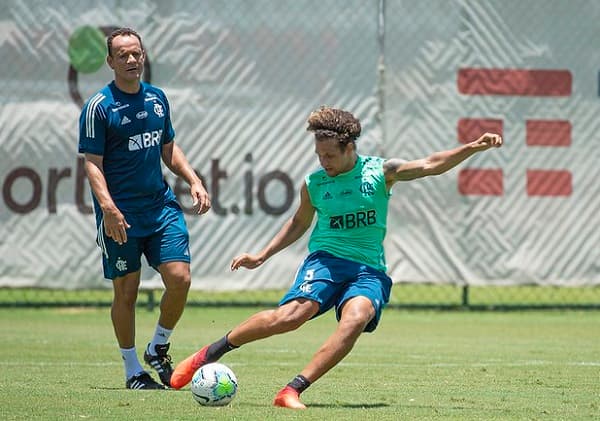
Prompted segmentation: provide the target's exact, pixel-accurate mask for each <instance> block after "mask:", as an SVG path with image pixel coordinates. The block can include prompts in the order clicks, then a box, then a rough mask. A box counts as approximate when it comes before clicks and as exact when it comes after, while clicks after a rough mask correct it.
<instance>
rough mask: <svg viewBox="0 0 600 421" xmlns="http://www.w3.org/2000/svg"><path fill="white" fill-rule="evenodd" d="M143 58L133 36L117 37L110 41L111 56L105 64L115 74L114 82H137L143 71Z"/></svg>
mask: <svg viewBox="0 0 600 421" xmlns="http://www.w3.org/2000/svg"><path fill="white" fill-rule="evenodd" d="M144 58H145V55H144V50H142V46H141V45H140V40H139V39H138V38H137V37H136V36H135V35H119V36H117V37H115V38H114V39H113V41H112V55H109V56H108V58H107V62H108V65H109V66H110V67H111V68H112V69H113V70H114V72H115V80H117V81H122V82H126V83H127V82H137V81H139V80H140V77H141V75H142V70H143V69H144Z"/></svg>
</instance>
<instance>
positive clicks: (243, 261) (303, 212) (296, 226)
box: [231, 183, 315, 270]
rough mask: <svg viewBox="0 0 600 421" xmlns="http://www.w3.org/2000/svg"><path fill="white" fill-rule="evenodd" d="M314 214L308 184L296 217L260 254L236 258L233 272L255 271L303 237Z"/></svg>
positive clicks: (293, 217)
mask: <svg viewBox="0 0 600 421" xmlns="http://www.w3.org/2000/svg"><path fill="white" fill-rule="evenodd" d="M314 214H315V208H314V207H313V205H312V203H311V202H310V198H309V196H308V190H307V188H306V183H304V184H303V185H302V189H301V190H300V205H299V206H298V209H296V213H294V216H292V217H291V218H290V219H288V220H287V221H286V223H285V224H284V225H283V226H282V227H281V229H280V230H279V232H278V233H277V234H275V237H273V239H272V240H271V241H270V242H269V244H268V245H267V246H266V247H265V248H264V249H263V250H262V251H260V252H259V253H258V254H255V255H252V254H248V253H243V254H241V255H239V256H237V257H234V259H233V261H232V262H231V270H237V269H239V268H240V267H245V268H248V269H254V268H257V267H258V266H260V265H262V264H263V263H264V262H265V261H266V260H267V259H268V258H269V257H271V256H273V255H274V254H275V253H277V252H278V251H281V250H283V249H284V248H286V247H287V246H289V245H290V244H292V243H294V242H295V241H296V240H298V239H299V238H300V237H302V235H304V233H305V232H306V230H307V229H308V228H310V224H311V223H312V220H313V217H314Z"/></svg>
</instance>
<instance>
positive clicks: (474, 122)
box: [457, 118, 504, 143]
mask: <svg viewBox="0 0 600 421" xmlns="http://www.w3.org/2000/svg"><path fill="white" fill-rule="evenodd" d="M503 129H504V124H503V121H502V120H497V119H492V118H461V119H460V120H458V128H457V132H458V133H457V136H458V141H459V142H460V143H469V142H471V141H473V140H475V139H477V138H478V137H479V136H481V135H482V134H484V133H485V132H490V133H496V134H499V135H500V136H502V131H503Z"/></svg>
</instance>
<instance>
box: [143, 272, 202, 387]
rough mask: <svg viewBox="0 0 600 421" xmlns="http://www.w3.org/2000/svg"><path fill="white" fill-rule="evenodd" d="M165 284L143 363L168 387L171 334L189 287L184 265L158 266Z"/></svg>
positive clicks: (171, 369)
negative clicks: (158, 313)
mask: <svg viewBox="0 0 600 421" xmlns="http://www.w3.org/2000/svg"><path fill="white" fill-rule="evenodd" d="M158 270H159V272H160V274H161V276H162V280H163V283H164V285H165V291H164V293H163V296H162V299H161V301H160V316H159V319H158V325H157V326H156V330H155V333H154V337H153V338H152V341H151V342H150V343H149V344H148V346H147V347H146V351H145V352H144V361H146V363H147V364H148V365H149V366H150V367H152V368H153V369H154V370H156V372H157V373H158V375H159V377H160V380H161V381H162V383H163V384H164V385H166V386H170V382H171V376H172V374H173V367H172V366H171V356H170V355H169V353H168V352H169V347H170V343H169V342H168V340H169V337H170V336H171V332H172V331H173V329H174V328H175V325H176V324H177V322H178V321H179V319H180V318H181V315H182V314H183V310H184V308H185V303H186V301H187V295H188V291H189V289H190V284H191V274H190V265H189V263H187V262H167V263H163V264H161V265H160V266H159V267H158Z"/></svg>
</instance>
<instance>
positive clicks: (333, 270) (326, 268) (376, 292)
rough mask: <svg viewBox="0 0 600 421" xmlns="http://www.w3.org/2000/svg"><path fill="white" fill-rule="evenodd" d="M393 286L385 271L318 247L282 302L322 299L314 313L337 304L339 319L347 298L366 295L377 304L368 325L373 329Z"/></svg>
mask: <svg viewBox="0 0 600 421" xmlns="http://www.w3.org/2000/svg"><path fill="white" fill-rule="evenodd" d="M391 289H392V280H391V279H390V277H389V276H387V275H386V274H385V273H384V272H382V271H380V270H377V269H375V268H373V267H371V266H367V265H365V264H362V263H358V262H354V261H352V260H347V259H342V258H340V257H335V256H334V255H332V254H330V253H327V252H325V251H316V252H314V253H311V254H309V255H308V256H307V257H306V259H304V262H302V264H301V265H300V267H299V268H298V272H297V274H296V280H295V281H294V285H292V287H291V288H290V290H289V291H288V292H287V293H286V294H285V296H284V297H283V298H282V299H281V301H280V302H279V305H280V306H281V305H283V304H285V303H287V302H289V301H292V300H295V299H297V298H306V299H309V300H312V301H316V302H317V303H319V311H318V313H317V314H316V315H315V316H314V317H317V316H319V315H321V314H323V313H325V312H326V311H328V310H329V309H330V308H332V307H335V313H336V317H337V320H338V321H339V320H340V317H341V313H340V312H341V309H342V306H343V305H344V303H345V302H346V301H348V300H349V299H351V298H354V297H359V296H360V297H366V298H368V299H369V300H371V303H372V304H373V308H374V309H375V317H373V319H372V320H371V321H370V322H369V324H368V325H367V326H366V327H365V332H372V331H374V330H375V328H376V327H377V324H378V323H379V319H380V318H381V311H382V310H383V308H384V307H385V305H386V304H387V303H388V302H389V300H390V291H391Z"/></svg>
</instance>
